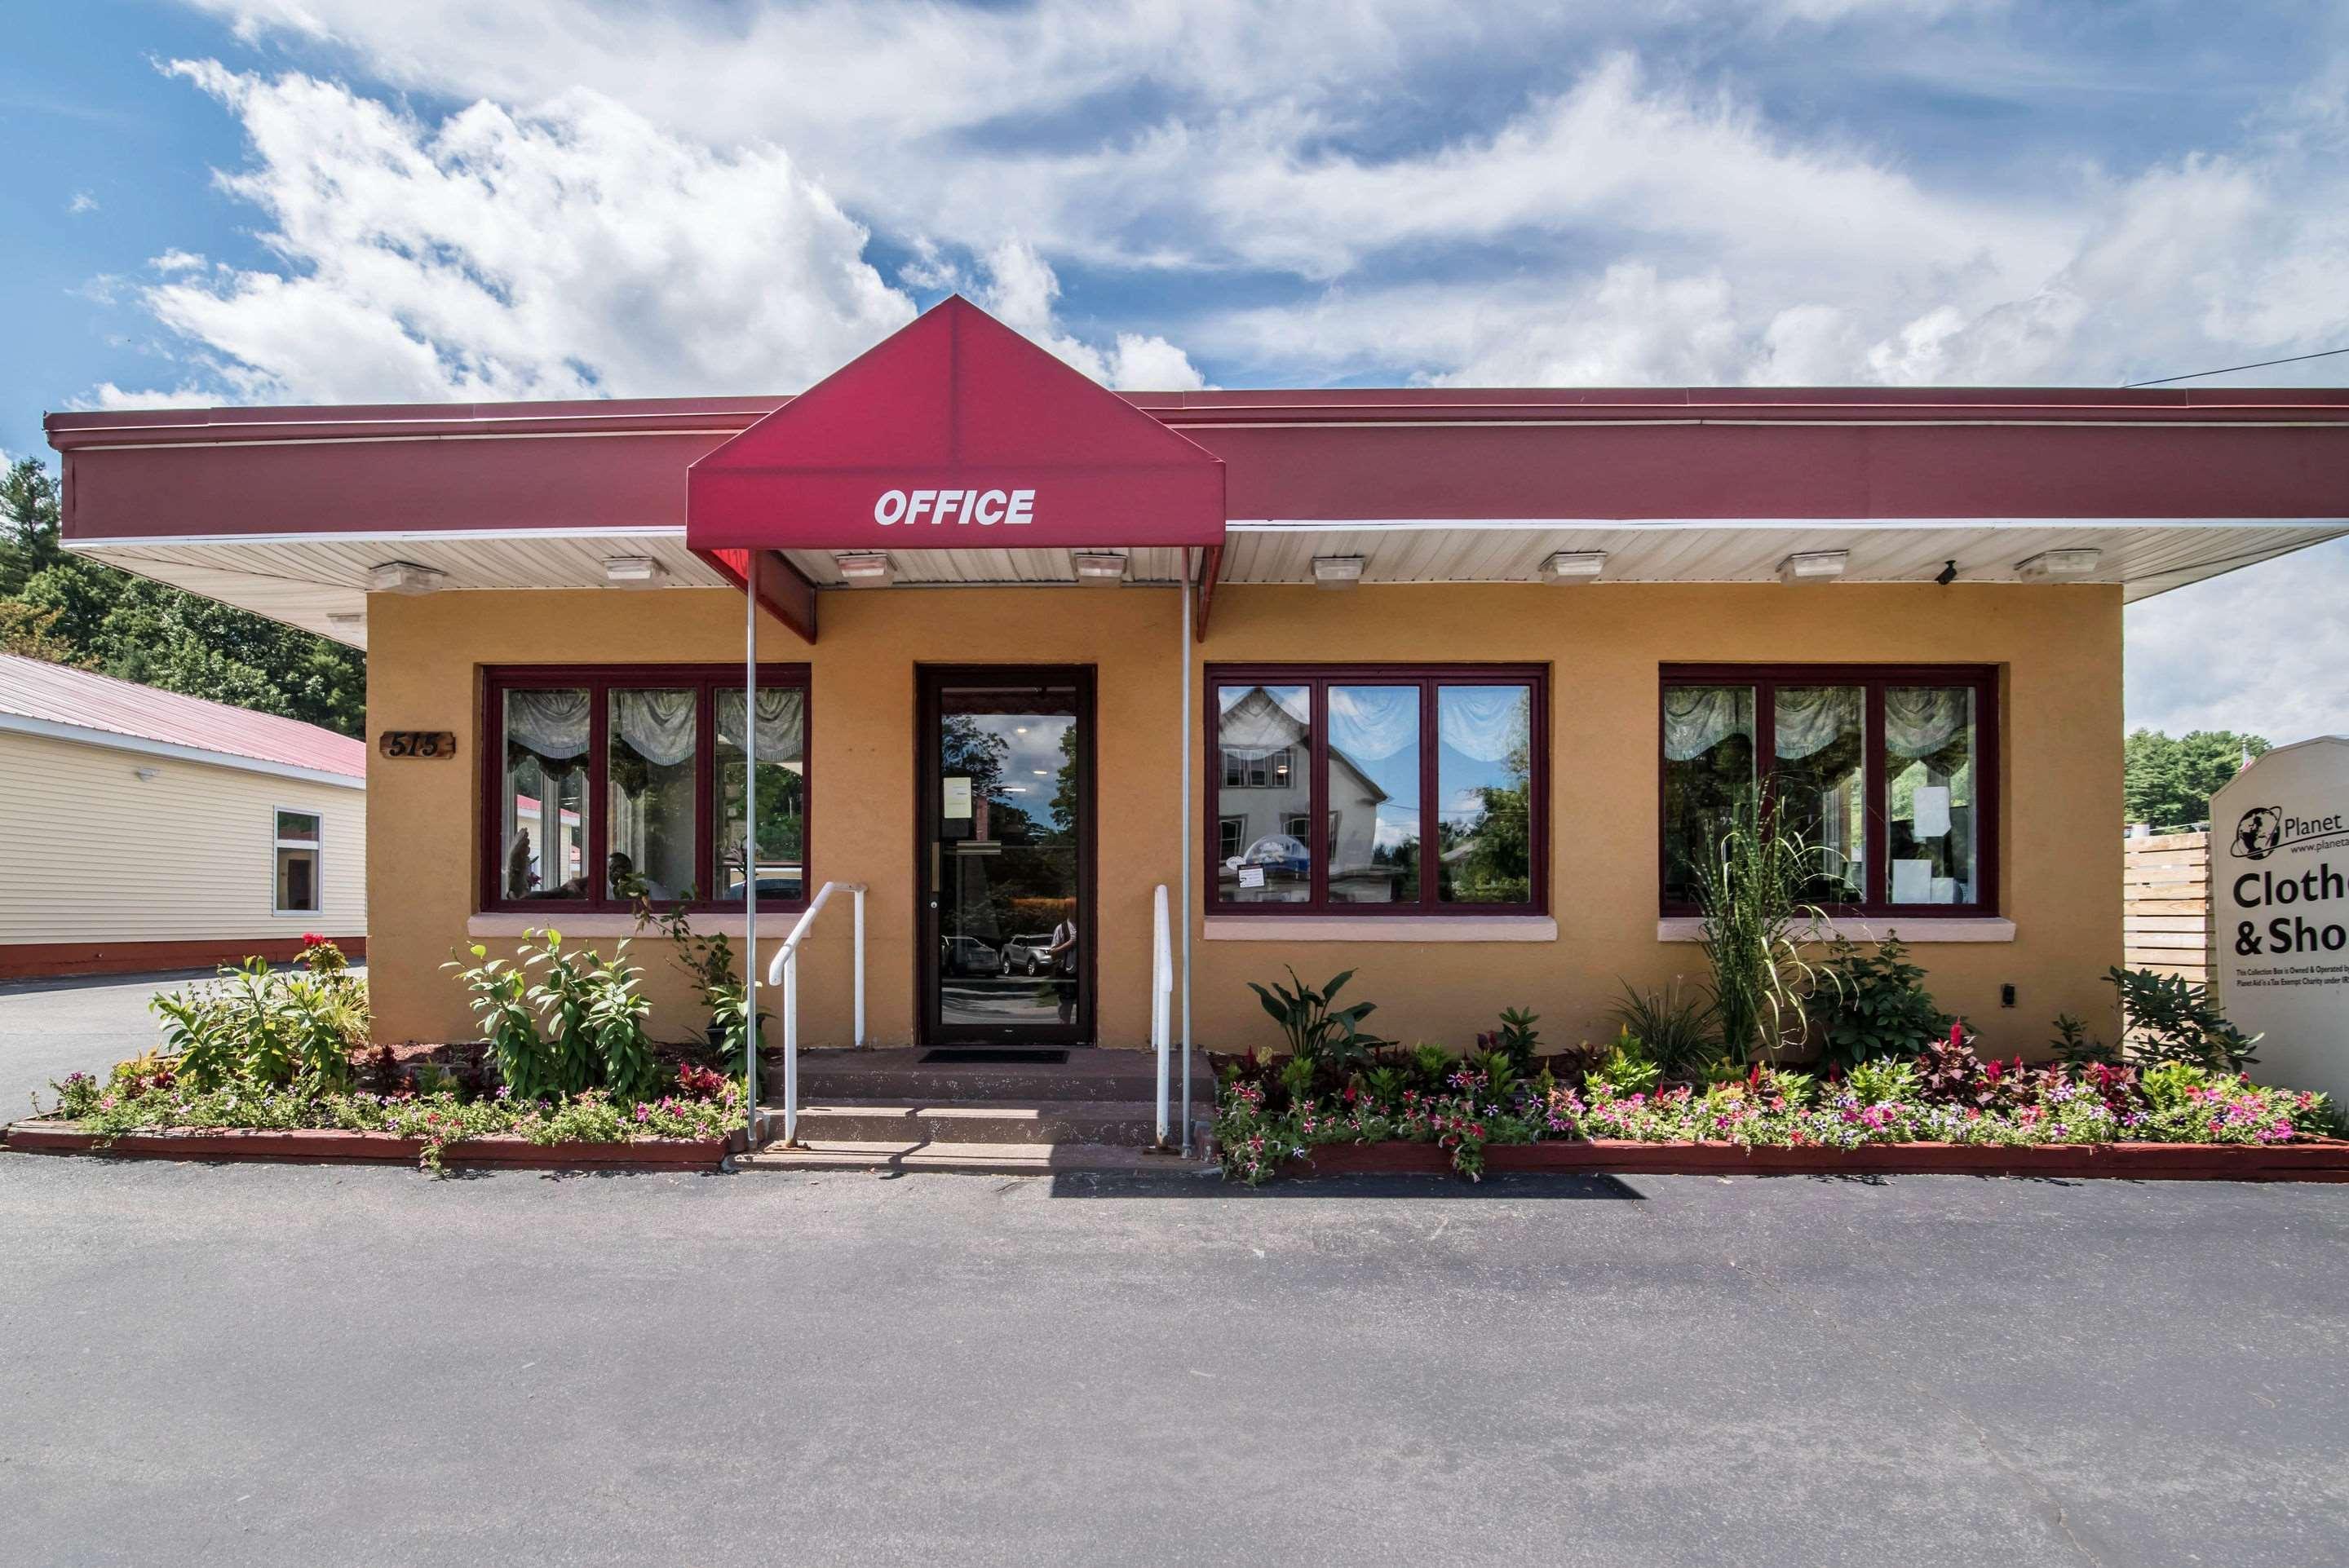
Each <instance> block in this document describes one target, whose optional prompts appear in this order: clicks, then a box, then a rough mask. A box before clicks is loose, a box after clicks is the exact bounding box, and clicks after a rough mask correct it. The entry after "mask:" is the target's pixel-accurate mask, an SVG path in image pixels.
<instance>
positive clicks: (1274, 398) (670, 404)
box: [44, 387, 2349, 451]
mask: <svg viewBox="0 0 2349 1568" xmlns="http://www.w3.org/2000/svg"><path fill="white" fill-rule="evenodd" d="M1113 396H1116V397H1123V398H1124V399H1125V400H1126V401H1128V402H1130V403H1132V404H1133V406H1134V407H1137V408H1141V409H1143V410H1144V411H1145V412H1148V413H1151V414H1154V415H1155V416H1156V417H1157V418H1159V419H1160V420H1161V421H1162V422H1163V423H1164V424H1167V425H1170V426H1173V427H1174V428H1186V427H1194V426H1214V425H1256V424H1295V423H1330V424H1361V423H1376V422H1379V421H1382V420H1392V419H1400V420H1403V421H1405V422H1408V423H1413V424H1454V423H1460V422H1464V421H1472V422H1473V421H1485V420H1508V421H1520V420H1525V421H1534V422H1540V423H1561V424H1570V423H1585V422H1589V421H1604V420H1613V419H1630V420H1637V421H1640V422H1643V423H1644V422H1665V423H1671V422H1681V421H1685V420H1690V419H1717V420H1735V421H1741V422H1742V421H1746V420H1764V421H1771V422H1778V421H1787V422H1797V423H1799V422H1807V421H1812V420H1826V421H1830V422H1834V423H1839V424H1840V423H1852V424H1868V423H1878V422H1886V421H1890V422H1897V423H1903V424H1907V423H1937V422H1949V421H1953V420H1954V421H1963V422H1969V423H1971V422H1975V421H1989V422H1993V423H2002V424H2005V423H2013V424H2041V423H2047V422H2051V421H2052V422H2060V423H2071V422H2086V423H2131V422H2138V421H2147V422H2154V423H2160V424H2172V423H2181V424H2200V423H2209V422H2221V423H2230V424H2231V423H2238V422H2252V423H2257V422H2262V421H2271V420H2279V419H2281V420H2285V421H2288V422H2292V423H2296V424H2297V423H2317V424H2349V388H2333V387H2241V388H2228V389H2222V390H2218V391H2208V390H2205V391H2178V390H2170V391H2163V390H2159V389H2150V390H2144V391H2123V390H2112V389H2106V388H2098V387H1930V388H1915V387H1880V388H1879V387H1791V388H1769V387H1762V388H1755V387H1588V388H1579V387H1567V388H1547V387H1526V388H1514V387H1512V388H1474V387H1339V388H1293V389H1292V388H1267V389H1261V390H1250V391H1228V392H1123V393H1116V394H1113ZM791 402H792V398H791V397H787V396H785V397H647V398H615V399H611V400H609V401H601V402H598V401H570V402H551V403H406V404H377V405H350V406H325V407H272V408H240V407H219V408H163V409H140V410H105V411H98V412H86V413H60V414H51V415H49V416H47V418H46V419H45V420H44V427H45V428H46V429H47V433H48V438H49V444H50V446H52V447H54V448H56V449H57V450H59V451H70V450H75V449H82V448H88V447H115V446H138V445H150V444H157V443H162V444H170V445H179V444H183V443H188V444H193V443H204V442H224V441H238V442H242V441H305V440H306V441H320V440H336V441H355V440H368V439H419V438H433V437H443V436H585V435H593V436H619V435H631V434H647V433H662V434H668V433H677V434H686V433H693V434H702V433H707V434H710V435H720V436H724V435H732V434H735V433H738V432H740V431H742V430H745V429H748V428H750V426H751V425H752V424H754V423H756V422H757V421H758V420H759V419H761V418H764V417H765V416H767V415H769V414H771V413H773V412H775V411H776V410H777V409H779V408H781V407H786V406H787V405H789V404H790V403H791Z"/></svg>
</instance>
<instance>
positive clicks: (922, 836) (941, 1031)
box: [914, 665, 1101, 1047]
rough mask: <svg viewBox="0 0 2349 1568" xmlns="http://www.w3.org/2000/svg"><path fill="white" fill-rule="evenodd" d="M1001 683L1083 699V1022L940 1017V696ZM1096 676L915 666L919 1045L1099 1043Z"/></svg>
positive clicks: (1065, 670)
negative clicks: (933, 859) (934, 877)
mask: <svg viewBox="0 0 2349 1568" xmlns="http://www.w3.org/2000/svg"><path fill="white" fill-rule="evenodd" d="M980 681H1000V682H1005V683H1007V684H1028V683H1033V684H1034V685H1037V686H1054V685H1059V686H1074V687H1075V688H1076V693H1077V700H1076V707H1077V716H1076V717H1077V952H1078V959H1077V963H1078V969H1079V973H1078V978H1077V1021H1076V1023H1075V1024H1073V1025H1071V1026H1068V1027H1066V1028H1063V1027H1062V1026H1060V1025H1058V1024H1046V1025H1025V1024H1020V1025H1005V1026H999V1027H992V1028H990V1027H987V1026H968V1025H958V1026H955V1027H953V1028H951V1029H949V1028H947V1027H946V1026H944V1025H943V1024H942V1023H941V1021H940V1019H939V1017H938V939H939V935H940V931H939V912H938V908H937V904H936V898H935V896H934V894H933V892H932V891H931V887H930V845H931V842H932V840H933V839H934V838H935V836H936V834H935V823H936V812H935V811H934V810H932V807H933V806H934V805H935V804H936V802H937V799H938V797H939V791H940V789H942V788H943V786H942V784H941V783H940V769H939V766H938V763H939V758H938V719H939V717H940V716H939V713H938V693H939V690H940V688H941V687H945V686H956V685H960V684H964V683H969V682H980ZM1094 681H1095V671H1094V666H1092V665H915V666H914V1038H915V1042H916V1044H917V1045H921V1046H925V1047H934V1046H983V1045H1055V1046H1059V1045H1068V1046H1089V1045H1092V1044H1094V1043H1096V1041H1097V1040H1098V1039H1099V1036H1098V1034H1097V1033H1096V1019H1097V1018H1098V1016H1099V995H1100V993H1099V984H1098V982H1099V975H1100V972H1101V965H1100V962H1099V956H1100V948H1099V944H1098V942H1097V934H1098V931H1099V922H1098V920H1097V919H1096V917H1095V911H1094V906H1095V904H1096V903H1099V899H1098V896H1097V886H1098V882H1097V875H1096V872H1097V868H1098V865H1099V861H1100V842H1099V841H1100V832H1099V829H1098V826H1097V823H1096V820H1095V818H1096V812H1095V810H1094V788H1093V781H1094V778H1095V773H1096V769H1095V767H1094V758H1095V755H1096V746H1095V740H1094V735H1093V714H1094V710H1095V708H1096V707H1097V706H1098V705H1097V704H1096V703H1095V701H1094Z"/></svg>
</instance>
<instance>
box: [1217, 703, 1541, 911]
mask: <svg viewBox="0 0 2349 1568" xmlns="http://www.w3.org/2000/svg"><path fill="white" fill-rule="evenodd" d="M1236 685H1249V686H1257V685H1261V686H1304V687H1305V688H1307V691H1308V694H1309V700H1310V702H1311V704H1312V715H1313V744H1312V745H1311V746H1310V747H1309V748H1307V750H1306V751H1305V753H1304V761H1305V766H1306V767H1307V768H1309V769H1311V784H1312V797H1311V805H1310V808H1309V826H1310V827H1311V830H1312V836H1311V838H1310V840H1309V842H1308V847H1309V849H1310V850H1311V851H1312V857H1313V868H1312V881H1311V884H1310V885H1311V896H1310V897H1309V898H1308V899H1307V900H1306V901H1305V902H1303V903H1226V902H1223V901H1222V900H1221V899H1220V898H1219V896H1218V894H1219V892H1220V884H1219V882H1218V881H1217V878H1216V868H1217V867H1218V866H1219V865H1220V864H1221V863H1222V860H1221V857H1220V856H1219V855H1218V854H1216V852H1215V850H1216V845H1217V844H1218V843H1219V842H1220V829H1219V826H1218V823H1219V820H1220V818H1221V816H1222V812H1221V811H1220V810H1219V809H1218V795H1219V792H1220V791H1221V789H1222V788H1223V783H1224V751H1223V743H1222V740H1221V738H1220V737H1219V736H1218V734H1217V731H1218V729H1219V728H1220V723H1219V721H1220V719H1221V717H1222V712H1221V705H1220V704H1219V703H1218V702H1217V700H1216V688H1217V687H1219V686H1236ZM1331 686H1418V687H1419V688H1420V698H1419V702H1420V708H1419V713H1420V757H1419V802H1420V804H1419V812H1420V867H1419V897H1418V899H1417V900H1416V901H1415V902H1413V903H1332V902H1330V800H1329V790H1330V701H1329V698H1330V687H1331ZM1438 686H1530V687H1531V688H1532V690H1533V719H1532V722H1533V744H1532V748H1531V750H1532V757H1531V759H1530V760H1531V764H1532V772H1533V778H1532V781H1531V786H1530V790H1529V794H1530V799H1529V802H1528V808H1527V809H1528V812H1529V815H1530V817H1531V819H1532V820H1530V821H1529V822H1528V823H1527V824H1526V841H1527V853H1528V855H1529V857H1530V859H1531V861H1532V865H1531V867H1530V868H1529V869H1530V870H1531V872H1532V878H1531V881H1532V885H1533V899H1532V902H1530V903H1444V902H1443V901H1442V900H1441V899H1440V898H1438V897H1437V896H1436V895H1437V891H1438V889H1439V887H1440V886H1441V882H1442V879H1441V877H1440V875H1439V873H1438V869H1437V866H1436V862H1435V860H1434V844H1435V841H1436V832H1435V826H1434V824H1435V821H1436V819H1437V817H1438V815H1439V802H1438V799H1437V795H1436V770H1437V767H1438V764H1439V762H1440V760H1441V751H1442V747H1441V744H1440V739H1439V736H1438V732H1437V729H1436V695H1435V692H1436V688H1437V687H1438ZM1200 706H1201V707H1202V708H1203V710H1204V712H1203V715H1202V717H1203V719H1204V727H1205V728H1206V741H1205V743H1204V744H1203V745H1202V746H1201V748H1200V752H1201V759H1202V771H1203V773H1204V774H1205V777H1206V789H1204V790H1203V791H1202V792H1201V793H1202V794H1203V796H1204V797H1205V799H1204V800H1203V801H1202V810H1203V822H1204V827H1203V832H1204V834H1205V836H1204V837H1203V838H1202V839H1201V843H1203V844H1205V845H1206V847H1207V850H1208V851H1209V852H1207V853H1206V854H1203V855H1201V856H1200V857H1199V858H1200V861H1201V867H1200V872H1201V882H1202V883H1203V884H1204V889H1205V897H1206V903H1205V904H1204V905H1203V907H1204V908H1205V909H1206V913H1209V914H1211V915H1232V916H1237V917H1241V918H1244V919H1248V920H1254V919H1257V918H1259V917H1261V918H1264V919H1268V920H1287V919H1299V918H1302V917H1304V916H1307V915H1312V916H1317V917H1320V918H1324V919H1327V918H1329V917H1330V916H1332V915H1336V916H1342V917H1344V918H1346V919H1349V920H1353V919H1361V920H1394V919H1414V920H1416V919H1422V918H1424V917H1426V916H1430V915H1433V916H1437V917H1440V918H1443V919H1447V920H1449V919H1473V918H1475V917H1477V916H1480V915H1529V914H1530V915H1540V914H1547V913H1549V666H1548V665H1482V664H1462V665H1291V664H1283V665H1261V664H1231V665H1207V666H1206V702H1204V703H1203V704H1201V705H1200Z"/></svg>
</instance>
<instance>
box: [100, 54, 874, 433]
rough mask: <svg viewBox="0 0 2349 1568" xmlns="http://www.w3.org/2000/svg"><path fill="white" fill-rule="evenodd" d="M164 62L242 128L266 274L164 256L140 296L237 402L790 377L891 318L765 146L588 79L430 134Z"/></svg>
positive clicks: (334, 96) (463, 115) (823, 366)
mask: <svg viewBox="0 0 2349 1568" xmlns="http://www.w3.org/2000/svg"><path fill="white" fill-rule="evenodd" d="M171 70H172V71H173V72H174V73H175V74H178V75H180V76H183V77H187V78H188V79H190V80H191V81H193V82H195V83H196V84H197V85H198V86H200V87H202V88H203V89H204V90H205V91H207V92H209V93H211V94H212V95H213V96H214V97H216V98H219V99H220V100H221V101H222V103H224V104H226V105H227V106H228V107H229V108H232V109H233V111H234V112H235V113H236V114H237V115H238V117H239V118H240V119H242V120H243V125H244V129H245V132H246V134H247V136H248V137H249V138H250V139H251V142H252V146H253V150H254V161H253V162H252V163H251V164H250V165H249V166H248V167H247V168H245V169H244V170H241V171H238V172H235V173H231V174H226V175H223V176H222V177H221V183H222V187H223V188H224V189H226V190H227V191H230V192H231V193H232V194H233V195H235V196H238V197H240V198H242V199H243V200H245V201H250V202H252V203H254V205H255V206H257V207H258V208H260V209H261V210H262V211H264V213H265V214H266V216H267V218H268V221H269V222H270V224H271V227H270V229H269V231H268V232H267V233H266V234H265V235H264V243H265V244H266V245H267V246H268V247H269V249H270V250H271V251H272V252H274V253H275V255H276V257H277V258H278V260H279V263H280V265H279V266H278V267H276V268H274V269H250V270H237V269H221V270H219V271H217V272H216V273H212V274H210V275H204V274H202V265H201V258H196V257H193V256H190V255H188V254H186V253H172V254H171V255H170V256H168V257H167V258H165V259H164V261H161V262H159V263H158V264H159V267H160V268H161V270H163V271H164V272H165V273H167V274H169V278H168V281H164V282H160V283H158V284H153V285H150V287H148V288H147V289H146V290H145V291H144V299H145V302H146V304H147V305H148V307H149V309H150V310H151V311H152V312H153V314H154V315H155V316H156V317H157V318H158V319H159V320H160V321H161V322H162V323H163V324H164V325H166V326H168V327H170V328H171V329H172V330H174V331H175V332H177V333H179V334H181V335H183V336H185V337H186V338H187V339H189V340H191V342H192V343H194V344H196V345H198V346H200V356H201V357H202V358H204V359H206V360H208V361H209V362H210V363H211V364H212V366H214V367H215V369H216V370H217V373H218V374H219V376H220V377H221V378H222V380H223V381H224V382H225V383H226V384H227V386H228V387H229V389H230V390H231V391H232V392H233V394H234V395H235V396H237V397H245V398H253V399H260V400H278V399H285V398H289V397H300V398H305V399H316V400H321V401H331V402H344V401H349V402H361V401H369V400H383V399H388V398H414V399H437V398H450V397H487V398H506V397H580V396H590V395H595V394H596V393H599V392H603V391H606V390H615V389H616V390H625V391H627V392H631V393H636V394H639V395H652V394H659V393H686V392H697V391H708V390H711V389H716V388H724V389H727V390H748V389H751V388H759V387H794V386H800V385H804V384H805V383H806V382H808V381H809V380H812V379H813V378H814V377H818V376H821V375H823V373H825V372H827V371H829V370H831V369H832V368H833V367H834V366H837V365H839V364H840V363H841V362H842V361H843V360H845V359H847V358H849V357H850V356H853V355H854V354H855V353H857V352H859V351H860V350H862V349H864V347H866V346H870V345H871V344H872V343H873V342H874V341H875V340H876V339H878V338H879V337H880V336H882V335H884V334H885V333H887V332H888V331H889V330H891V329H892V328H894V327H895V326H897V325H902V324H903V323H904V322H905V320H907V319H909V318H910V316H911V315H912V314H913V307H912V303H911V302H910V301H909V300H907V299H906V298H905V295H903V294H900V293H898V292H897V291H896V290H895V289H892V288H890V287H889V286H888V285H887V284H885V283H884V282H883V281H882V279H881V277H880V275H879V274H878V273H876V272H875V271H874V269H873V268H872V267H871V266H870V265H869V264H867V263H866V262H865V261H864V239H865V235H864V230H863V229H862V228H861V227H860V226H858V225H857V224H856V223H855V222H853V221H851V220H850V219H849V218H848V217H846V216H845V215H844V214H843V213H842V212H841V211H840V210H839V208H838V207H837V206H836V205H835V204H834V203H833V201H831V199H830V198H829V197H827V196H826V195H825V194H824V193H823V191H821V190H819V189H817V188H816V187H815V186H814V185H813V184H812V182H811V181H808V180H807V179H806V178H805V177H804V176H803V175H802V173H801V172H800V171H799V170H797V169H796V167H795V166H794V165H793V164H792V160H791V159H790V157H789V156H788V155H787V154H785V153H784V152H782V151H781V150H779V149H775V148H771V147H761V146H753V147H748V148H744V149H741V150H738V151H734V152H730V153H719V152H713V151H711V150H709V149H706V148H702V147H698V146H696V145H693V144H691V143H688V142H687V141H684V140H682V139H678V138H676V137H673V136H669V135H667V134H665V133H663V132H662V131H660V130H658V129H656V128H655V127H653V126H652V125H650V124H649V123H647V121H646V120H645V119H643V118H642V117H641V116H639V115H637V114H636V113H635V112H634V111H632V110H629V109H626V108H622V107H621V106H619V105H617V104H615V103H612V102H611V101H609V100H607V99H605V98H598V97H596V96H595V95H593V94H589V93H578V94H574V95H571V96H569V97H567V98H563V99H561V100H558V101H556V102H554V103H553V104H550V105H549V106H547V107H546V108H544V109H543V110H542V111H540V112H538V113H535V114H531V115H516V114H512V113H510V112H508V111H506V110H504V109H502V108H498V107H496V106H494V105H490V104H477V105H475V106H473V107H472V108H468V109H464V110H461V111H460V112H459V113H457V114H454V115H451V116H450V117H449V118H448V119H445V120H442V121H440V123H438V124H437V125H436V124H429V123H426V122H423V121H419V120H417V119H411V118H409V117H407V116H404V115H401V114H399V113H397V112H395V111H394V110H393V109H391V108H388V107H387V106H385V105H383V104H381V103H379V102H377V101H375V100H373V99H370V98H363V97H359V96H357V95H356V94H354V93H352V92H351V91H349V90H348V89H347V88H342V87H340V86H336V85H333V84H329V83H325V82H320V81H317V80H315V79H312V78H310V77H301V76H285V77H277V78H275V79H274V80H269V79H264V78H262V77H252V76H239V75H235V74H233V73H231V72H229V71H226V70H224V69H222V67H219V66H218V65H216V64H213V63H211V62H181V63H179V64H176V65H174V66H173V67H171ZM166 263H168V264H166ZM101 395H102V396H103V394H101Z"/></svg>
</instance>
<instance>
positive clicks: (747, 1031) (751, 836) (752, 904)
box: [742, 552, 804, 1154]
mask: <svg viewBox="0 0 2349 1568" xmlns="http://www.w3.org/2000/svg"><path fill="white" fill-rule="evenodd" d="M802 874H804V872H802ZM742 1058H743V1059H742V1081H743V1083H744V1084H745V1085H746V1086H747V1087H748V1093H747V1094H746V1095H745V1096H744V1099H745V1100H746V1102H747V1105H748V1110H747V1114H748V1116H749V1119H750V1125H749V1129H748V1131H749V1136H750V1150H749V1151H750V1153H753V1154H756V1153H757V1152H758V1151H759V1146H760V1144H761V1141H762V1140H761V1138H760V1136H759V1134H760V1132H761V1127H760V1125H759V593H758V560H757V552H749V554H747V555H746V557H745V560H744V566H743V583H742Z"/></svg>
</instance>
